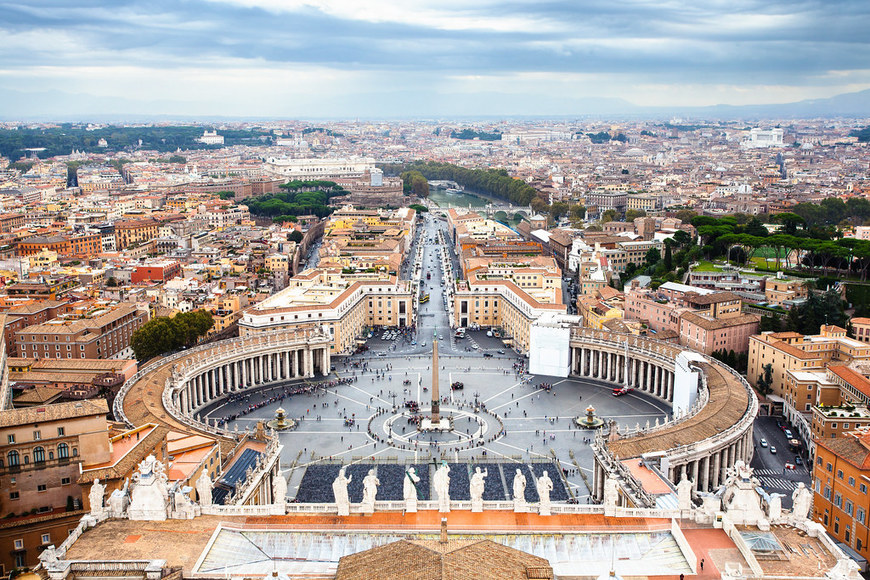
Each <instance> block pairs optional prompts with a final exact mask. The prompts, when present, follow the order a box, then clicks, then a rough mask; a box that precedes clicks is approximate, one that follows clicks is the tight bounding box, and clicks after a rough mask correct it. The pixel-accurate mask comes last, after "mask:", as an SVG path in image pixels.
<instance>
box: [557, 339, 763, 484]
mask: <svg viewBox="0 0 870 580" xmlns="http://www.w3.org/2000/svg"><path fill="white" fill-rule="evenodd" d="M570 348H571V374H572V375H575V376H580V377H585V378H594V379H599V380H603V381H608V382H612V383H614V384H616V385H619V386H623V385H628V386H630V387H633V388H635V389H637V390H639V391H643V392H646V393H648V394H650V395H652V396H654V397H656V398H659V399H661V400H662V401H665V402H667V403H669V404H671V405H673V404H674V396H675V391H677V390H679V388H680V387H679V386H676V383H677V382H678V381H680V380H681V379H680V378H679V377H678V374H680V370H679V369H678V368H677V367H678V365H679V364H685V365H686V367H687V368H686V369H685V370H683V371H682V374H683V376H687V375H689V374H694V375H696V376H697V379H696V380H695V379H693V380H695V382H694V384H693V386H692V388H697V397H696V398H695V397H693V398H692V400H695V399H696V400H695V403H694V404H692V405H690V406H689V405H687V406H686V408H685V409H684V410H683V411H680V410H676V412H675V417H674V419H673V420H671V421H668V422H667V423H665V424H664V425H660V426H656V427H653V428H647V429H641V430H639V431H635V432H633V433H628V434H622V433H620V434H616V433H614V434H611V435H610V436H609V437H606V438H601V437H599V438H598V440H597V443H598V444H597V445H596V446H595V451H596V453H595V470H594V478H593V482H594V483H593V490H592V493H593V496H594V497H595V498H596V499H602V498H603V495H604V481H605V479H606V478H607V475H608V474H609V473H613V472H616V473H617V474H618V475H621V476H623V477H630V476H629V471H628V469H627V468H625V466H624V465H622V464H621V462H622V461H624V460H628V459H632V460H635V461H636V460H637V459H638V458H643V459H646V460H647V462H646V463H647V465H649V464H652V465H653V466H654V467H656V468H657V469H660V472H661V475H663V476H664V477H666V478H667V479H668V480H669V481H671V483H673V484H675V485H676V484H677V483H678V482H679V481H680V480H681V479H682V478H683V477H684V476H686V477H688V478H689V479H691V480H692V481H693V482H694V485H695V489H696V490H697V491H708V490H714V489H716V488H718V487H719V486H720V485H721V484H722V483H724V481H725V468H726V467H730V466H733V465H734V463H735V462H736V461H738V460H743V461H745V462H747V463H749V461H750V460H751V459H752V455H753V450H754V449H753V442H752V425H753V421H754V419H755V416H756V414H757V412H758V399H757V398H756V397H755V393H754V392H753V390H752V388H751V387H750V386H749V384H748V383H747V382H746V380H745V379H743V377H741V376H740V375H739V374H738V373H737V372H736V371H734V370H733V369H731V368H729V367H727V366H725V365H723V364H722V363H720V362H718V361H716V360H713V359H710V358H707V357H701V356H700V355H698V354H697V353H692V356H690V357H685V359H686V361H691V362H690V364H686V361H684V362H683V363H680V362H678V360H679V359H683V357H681V353H687V352H690V351H687V350H686V349H684V348H682V347H680V346H678V345H673V344H668V343H663V342H659V341H656V340H652V339H648V338H642V337H638V336H633V335H621V334H615V333H610V332H604V331H598V330H593V329H587V328H574V329H572V331H571V340H570ZM694 385H697V386H694ZM682 400H686V399H685V398H682ZM605 439H606V440H605ZM634 483H635V485H632V486H630V487H632V488H635V489H640V485H639V484H637V482H634ZM636 495H637V496H640V497H641V498H642V497H643V492H642V491H641V492H639V493H638V494H636Z"/></svg>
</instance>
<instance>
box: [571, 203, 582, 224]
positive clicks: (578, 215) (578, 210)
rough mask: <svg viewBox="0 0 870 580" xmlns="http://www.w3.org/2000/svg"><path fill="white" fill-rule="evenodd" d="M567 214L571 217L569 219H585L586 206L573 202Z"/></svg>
mask: <svg viewBox="0 0 870 580" xmlns="http://www.w3.org/2000/svg"><path fill="white" fill-rule="evenodd" d="M568 216H569V217H570V218H571V221H578V222H580V221H583V220H585V219H586V207H585V206H583V205H582V204H579V203H575V204H574V205H572V206H571V208H570V209H569V210H568Z"/></svg>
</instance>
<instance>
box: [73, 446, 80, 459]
mask: <svg viewBox="0 0 870 580" xmlns="http://www.w3.org/2000/svg"><path fill="white" fill-rule="evenodd" d="M78 456H79V450H78V448H77V447H73V457H78Z"/></svg>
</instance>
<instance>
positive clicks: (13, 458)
mask: <svg viewBox="0 0 870 580" xmlns="http://www.w3.org/2000/svg"><path fill="white" fill-rule="evenodd" d="M6 459H7V460H8V461H9V467H15V466H16V465H19V464H20V461H21V460H20V459H19V457H18V452H17V451H15V450H14V449H13V450H12V451H10V452H9V454H8V455H6Z"/></svg>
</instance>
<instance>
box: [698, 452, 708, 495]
mask: <svg viewBox="0 0 870 580" xmlns="http://www.w3.org/2000/svg"><path fill="white" fill-rule="evenodd" d="M709 485H710V456H709V455H708V456H707V457H704V458H702V459H701V487H700V490H701V491H707V490H708V489H709Z"/></svg>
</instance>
